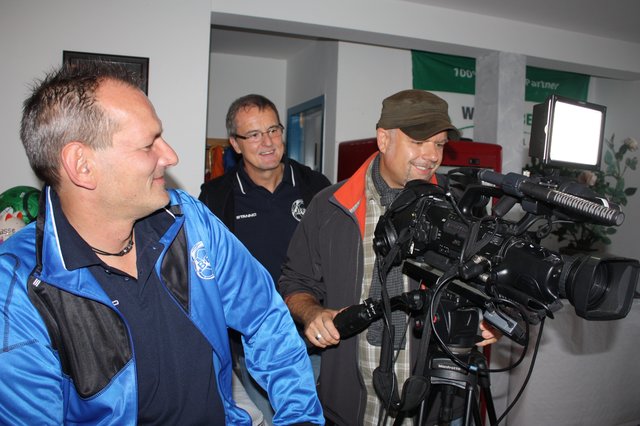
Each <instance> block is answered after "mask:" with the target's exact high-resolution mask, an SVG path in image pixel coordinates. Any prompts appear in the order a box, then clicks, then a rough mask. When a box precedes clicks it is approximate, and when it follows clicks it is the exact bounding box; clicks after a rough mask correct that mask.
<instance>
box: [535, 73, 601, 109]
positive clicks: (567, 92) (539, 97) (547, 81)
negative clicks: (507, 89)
mask: <svg viewBox="0 0 640 426" xmlns="http://www.w3.org/2000/svg"><path fill="white" fill-rule="evenodd" d="M526 76H527V77H526V80H525V84H526V86H525V90H524V100H525V101H527V102H544V101H545V100H546V99H547V98H548V97H549V96H550V95H552V94H556V95H560V96H565V97H567V98H571V99H577V100H579V101H586V100H587V95H588V94H589V76H588V75H584V74H576V73H572V72H566V71H554V70H547V69H544V68H535V67H527V71H526Z"/></svg>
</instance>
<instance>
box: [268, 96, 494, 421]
mask: <svg viewBox="0 0 640 426" xmlns="http://www.w3.org/2000/svg"><path fill="white" fill-rule="evenodd" d="M376 127H377V129H376V137H377V143H378V149H379V151H380V152H379V153H376V154H374V155H372V156H371V157H370V158H369V159H368V160H367V161H366V162H365V163H364V164H363V165H362V166H361V167H360V168H359V169H358V170H357V171H356V172H355V173H354V175H353V176H352V177H351V178H349V179H347V180H346V181H343V182H340V183H337V184H335V185H332V186H330V187H328V188H326V189H324V190H323V191H321V192H320V193H318V195H316V197H315V198H314V199H313V201H312V202H311V204H310V205H309V207H308V208H307V212H306V214H305V216H304V217H303V219H302V221H301V222H300V224H299V226H298V228H297V229H296V232H295V233H294V235H293V238H292V240H291V243H290V245H289V250H288V253H287V254H288V260H287V262H286V263H285V265H284V267H283V271H282V275H281V277H280V281H279V284H280V292H281V294H282V295H283V297H284V298H285V301H286V303H287V306H288V307H289V310H290V311H291V314H292V316H293V318H294V319H295V320H296V322H298V323H299V324H300V325H301V326H302V327H303V328H304V333H305V336H306V337H307V339H308V340H309V341H310V342H312V344H314V345H315V346H317V347H320V348H324V351H323V353H322V364H321V369H320V379H319V385H318V394H319V396H320V400H321V402H322V405H323V409H324V414H325V417H326V418H327V424H336V425H378V424H392V423H393V422H394V419H393V418H389V419H388V421H380V423H379V419H381V418H383V417H384V416H386V414H387V413H385V411H384V406H383V404H382V403H381V401H380V400H379V399H378V397H377V395H376V393H375V391H374V389H373V383H372V375H373V370H374V369H375V368H376V367H378V365H379V364H380V352H381V340H382V339H381V335H382V323H381V321H378V322H374V323H373V324H371V326H370V327H369V328H368V329H367V330H365V331H364V332H362V333H361V334H359V335H358V336H356V337H354V338H350V339H345V340H343V341H341V340H340V334H339V333H338V331H337V330H336V328H335V326H334V324H333V318H334V317H335V316H336V314H337V313H338V312H339V311H340V310H341V309H343V308H345V307H348V306H350V305H354V304H359V303H361V302H362V301H363V300H365V299H367V298H369V297H371V298H373V299H374V300H379V299H380V288H381V284H380V279H379V277H378V274H377V273H375V271H376V269H377V268H376V267H375V263H376V256H375V253H374V250H373V235H374V230H375V227H376V224H377V222H378V219H379V217H380V215H382V214H383V213H384V212H385V210H386V208H387V207H388V206H389V205H390V204H391V202H392V201H393V200H394V199H395V197H396V196H397V195H398V194H399V193H400V192H401V191H402V189H403V187H404V185H405V184H406V183H407V182H409V181H410V180H414V179H423V180H426V181H429V182H432V183H436V182H437V179H436V176H435V171H436V169H437V168H438V166H440V163H441V162H442V154H443V150H444V146H445V144H446V143H447V141H448V140H449V139H458V138H459V133H458V130H457V129H456V128H455V127H454V126H453V125H452V124H451V120H450V119H449V115H448V106H447V103H446V102H445V101H444V100H443V99H441V98H439V97H438V96H436V95H434V94H432V93H429V92H425V91H422V90H404V91H401V92H398V93H396V94H394V95H392V96H390V97H388V98H386V99H385V100H384V101H383V102H382V113H381V116H380V120H379V121H378V124H377V126H376ZM418 285H419V283H418V282H416V281H414V280H411V279H409V278H408V277H407V276H406V275H403V274H402V272H401V267H394V268H392V269H391V271H390V272H389V274H388V276H387V277H386V286H387V289H388V291H389V296H391V297H393V296H395V295H397V294H400V293H402V292H405V291H409V290H413V289H416V288H418ZM392 326H393V327H394V328H395V336H396V339H395V341H394V354H395V353H397V354H398V357H397V360H396V362H395V374H396V375H397V383H398V386H399V387H400V388H402V384H403V383H404V382H405V380H406V379H407V378H408V377H409V376H410V374H411V368H412V366H413V364H414V362H415V361H416V359H415V358H416V355H417V349H418V344H417V343H418V340H416V339H415V338H414V337H413V333H410V332H406V333H405V330H406V326H407V317H406V315H405V314H404V313H402V312H400V311H394V313H393V315H392ZM482 335H483V338H484V339H485V340H484V341H483V342H481V343H480V344H479V345H487V344H490V343H493V342H495V340H496V338H495V335H494V333H493V332H492V331H491V330H490V329H487V328H486V327H484V325H483V332H482ZM403 336H406V339H403V338H402V337H403ZM338 343H339V345H338ZM429 417H430V418H434V419H435V418H437V413H431V415H430V416H429ZM405 423H406V424H412V419H405V422H404V423H403V424H405Z"/></svg>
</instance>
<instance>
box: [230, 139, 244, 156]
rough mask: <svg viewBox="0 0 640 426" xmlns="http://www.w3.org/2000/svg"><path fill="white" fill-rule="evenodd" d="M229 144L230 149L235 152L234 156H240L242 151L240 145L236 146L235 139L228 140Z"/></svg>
mask: <svg viewBox="0 0 640 426" xmlns="http://www.w3.org/2000/svg"><path fill="white" fill-rule="evenodd" d="M229 143H230V144H231V147H232V148H233V150H234V151H235V152H236V154H242V151H240V145H238V141H237V140H236V138H229Z"/></svg>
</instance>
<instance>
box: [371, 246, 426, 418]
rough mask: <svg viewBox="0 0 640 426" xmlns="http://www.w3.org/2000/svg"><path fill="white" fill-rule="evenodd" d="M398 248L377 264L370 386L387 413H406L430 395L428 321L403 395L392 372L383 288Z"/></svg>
mask: <svg viewBox="0 0 640 426" xmlns="http://www.w3.org/2000/svg"><path fill="white" fill-rule="evenodd" d="M399 249H400V246H399V245H395V246H394V247H393V248H392V249H391V250H390V251H389V253H388V254H387V256H385V258H384V260H383V261H382V262H381V264H380V267H381V269H380V273H381V279H382V280H383V282H382V291H381V296H382V297H381V302H382V310H383V321H384V323H385V325H384V327H383V330H382V345H381V348H380V365H379V366H378V367H377V368H376V369H375V370H374V371H373V387H374V389H375V391H376V394H377V395H378V398H380V400H381V401H382V403H383V405H384V407H385V408H386V409H387V411H389V412H394V413H398V412H408V411H412V410H414V409H415V408H417V407H418V406H419V405H420V404H421V403H422V401H424V399H425V398H426V396H427V394H428V392H429V385H430V382H429V380H428V378H427V376H426V372H427V365H426V360H427V358H428V356H427V355H428V349H429V340H430V337H431V330H432V324H431V320H430V319H428V320H426V321H424V323H425V326H424V329H423V331H422V336H421V338H420V346H419V349H418V360H417V362H416V365H415V366H414V368H413V372H412V375H411V376H410V377H409V378H408V379H407V380H406V381H405V383H404V384H403V385H402V395H401V396H400V394H399V392H398V389H399V387H398V378H397V376H396V374H395V371H394V356H393V355H394V344H393V342H394V333H395V330H394V328H393V327H392V326H391V303H390V299H389V293H388V291H387V288H386V285H385V282H384V280H385V277H386V272H387V271H388V270H389V269H390V267H391V265H392V264H393V259H394V258H395V257H396V255H397V253H396V252H397V251H398V250H399Z"/></svg>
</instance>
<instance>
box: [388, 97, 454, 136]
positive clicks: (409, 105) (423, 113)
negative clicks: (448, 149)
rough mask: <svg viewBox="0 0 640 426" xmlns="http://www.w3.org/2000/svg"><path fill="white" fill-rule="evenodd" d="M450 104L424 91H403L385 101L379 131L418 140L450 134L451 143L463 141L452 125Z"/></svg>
mask: <svg viewBox="0 0 640 426" xmlns="http://www.w3.org/2000/svg"><path fill="white" fill-rule="evenodd" d="M448 110H449V105H448V104H447V102H446V101H445V100H444V99H442V98H440V97H438V96H436V95H434V94H433V93H430V92H426V91H424V90H416V89H411V90H403V91H401V92H398V93H396V94H394V95H391V96H389V97H388V98H386V99H385V100H383V101H382V113H381V114H380V120H378V124H377V125H376V128H382V129H400V130H402V131H403V132H404V133H405V134H407V135H408V136H409V137H410V138H412V139H415V140H419V141H422V140H425V139H429V138H430V137H431V136H433V135H435V134H437V133H440V132H443V131H445V130H446V131H448V134H449V139H452V140H457V139H460V132H459V131H458V129H456V127H455V126H454V125H453V124H451V119H450V118H449V112H448Z"/></svg>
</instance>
